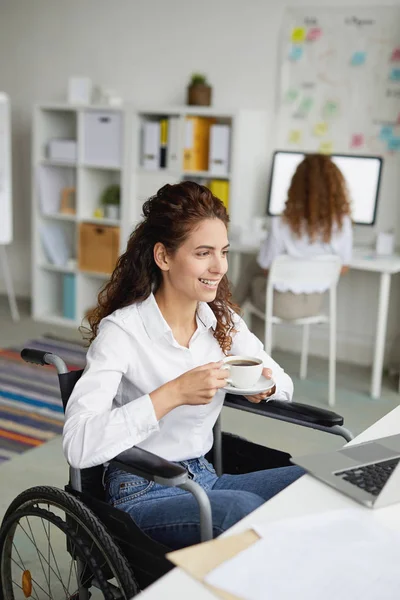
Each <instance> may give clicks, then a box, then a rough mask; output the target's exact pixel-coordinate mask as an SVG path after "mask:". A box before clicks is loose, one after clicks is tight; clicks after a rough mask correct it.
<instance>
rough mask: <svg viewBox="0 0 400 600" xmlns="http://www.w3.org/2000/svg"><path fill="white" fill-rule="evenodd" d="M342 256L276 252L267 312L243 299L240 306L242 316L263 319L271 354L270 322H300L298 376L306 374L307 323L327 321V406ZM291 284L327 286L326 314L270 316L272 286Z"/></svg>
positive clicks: (332, 399)
mask: <svg viewBox="0 0 400 600" xmlns="http://www.w3.org/2000/svg"><path fill="white" fill-rule="evenodd" d="M341 267H342V264H341V260H340V258H339V257H338V256H335V255H324V256H318V257H316V258H312V259H303V258H292V257H290V256H287V255H281V256H278V257H277V258H276V259H275V260H274V262H273V263H272V265H271V268H270V270H269V275H268V283H267V291H266V313H265V314H264V312H262V311H260V310H259V309H258V308H257V307H256V306H254V304H253V303H252V302H250V301H246V303H245V305H244V307H243V310H244V314H245V320H247V317H250V315H251V314H255V315H257V316H258V317H260V318H261V319H263V320H264V321H265V342H264V345H265V351H266V352H267V353H268V354H270V355H271V351H272V325H273V324H279V323H290V324H291V325H302V326H303V340H302V347H301V360H300V379H305V378H306V377H307V362H308V345H309V338H310V325H315V324H319V323H329V406H334V404H335V379H336V286H337V283H338V281H339V276H340V271H341ZM289 282H290V284H296V283H301V284H302V285H303V284H306V285H307V287H310V288H311V289H312V288H313V287H314V285H316V289H318V288H319V287H325V289H326V288H328V289H329V315H324V314H318V315H315V316H313V317H304V318H302V319H293V320H290V321H289V320H285V319H281V318H278V317H275V316H273V300H274V295H273V291H274V288H275V287H276V286H277V285H279V286H286V285H288V284H289Z"/></svg>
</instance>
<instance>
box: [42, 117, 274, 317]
mask: <svg viewBox="0 0 400 600" xmlns="http://www.w3.org/2000/svg"><path fill="white" fill-rule="evenodd" d="M94 111H97V112H101V113H104V115H107V114H112V115H114V116H116V118H117V120H118V121H119V122H120V132H121V140H120V148H121V152H120V161H119V165H118V166H117V165H116V164H111V163H109V164H107V163H105V162H104V161H101V164H93V162H92V161H87V160H86V157H85V151H86V150H85V148H86V147H87V145H86V143H87V139H85V123H87V115H90V114H91V113H93V112H94ZM190 115H193V116H205V117H213V118H215V119H216V120H217V122H221V123H226V124H229V125H230V127H231V143H230V167H229V172H228V174H227V175H225V176H220V175H215V174H212V173H210V172H208V171H185V170H184V169H183V152H184V145H185V120H186V117H187V116H190ZM172 116H175V117H178V122H179V127H178V130H179V136H178V137H179V143H178V164H180V165H182V169H177V168H174V169H173V170H169V169H168V164H167V166H166V168H159V169H155V170H146V169H144V168H143V166H142V164H141V153H142V129H143V124H144V122H145V121H146V120H158V119H161V118H168V117H172ZM89 120H90V117H89ZM55 138H61V139H73V140H76V141H77V160H76V163H71V162H70V161H69V162H62V161H59V160H57V161H55V160H51V159H49V157H48V155H47V145H48V143H49V141H50V140H52V139H55ZM112 142H113V143H114V142H115V140H113V141H112ZM267 142H268V140H267V130H266V113H265V112H262V111H247V110H239V111H221V110H217V109H215V108H213V107H187V106H183V107H171V106H169V107H168V106H165V107H164V106H161V107H155V108H143V109H141V108H136V107H132V106H125V107H124V108H122V107H121V108H114V107H109V106H107V107H99V106H83V107H73V106H69V105H40V106H37V107H36V108H35V115H34V134H33V186H32V189H33V198H32V202H33V210H32V243H33V252H32V296H33V302H32V305H33V317H34V319H35V320H38V321H43V322H48V323H57V324H62V325H69V326H72V327H78V326H79V325H80V324H81V323H82V319H83V317H84V315H85V313H86V312H87V310H88V309H89V308H91V307H93V306H94V305H95V303H96V298H97V294H98V292H99V290H100V289H101V287H102V286H103V284H104V283H105V281H106V280H107V279H108V277H109V275H108V274H102V273H97V272H96V273H93V272H90V271H83V270H80V269H79V267H78V265H77V261H76V262H75V263H68V264H66V265H63V266H57V265H54V264H52V263H51V262H49V260H48V258H47V255H46V252H45V251H44V248H43V244H42V240H41V234H40V230H41V227H42V226H43V224H46V223H52V224H56V225H57V226H58V227H60V228H62V229H61V231H62V232H63V234H64V235H65V237H66V239H67V240H68V241H69V244H70V249H71V256H72V258H73V259H77V255H78V231H79V225H80V224H81V223H94V224H98V225H99V226H108V225H109V226H114V227H115V226H119V227H120V251H123V250H124V248H125V246H126V241H127V239H128V237H129V234H130V233H131V231H132V229H133V227H134V226H135V225H136V224H137V223H138V222H139V221H140V219H141V214H142V205H143V202H144V201H145V200H146V199H147V198H149V197H150V196H152V195H153V194H155V193H156V191H157V190H158V189H159V188H160V187H161V186H163V185H165V184H166V183H177V182H179V181H182V180H183V179H190V178H196V180H204V182H206V181H207V180H209V179H225V180H228V181H229V188H230V189H229V213H230V218H231V224H232V225H233V226H235V225H236V226H240V225H243V223H245V222H247V221H249V219H251V217H252V216H255V215H256V214H258V213H259V208H260V206H262V203H263V202H264V201H265V198H266V193H267V175H268V173H267V168H268V163H269V156H268V143H267ZM43 168H44V169H49V170H50V174H51V173H52V172H53V171H54V170H55V171H56V172H57V174H58V175H57V176H58V177H59V178H60V179H61V180H62V181H63V182H64V185H65V186H66V187H68V186H74V187H75V188H76V204H77V206H76V214H75V215H65V214H62V213H60V211H59V210H57V205H58V201H57V198H59V197H60V194H61V189H58V190H57V189H56V190H55V192H54V193H55V195H56V197H57V198H53V201H52V202H51V205H52V207H53V210H52V212H51V214H44V211H43V200H42V198H41V197H40V193H39V186H38V171H39V169H43ZM113 183H118V184H120V186H121V208H120V211H121V212H120V219H118V220H115V219H97V218H95V217H94V210H95V208H96V207H98V206H99V198H100V195H101V193H102V191H103V190H104V189H105V188H106V187H107V186H108V185H110V184H113ZM54 206H55V207H56V209H55V210H54ZM65 276H68V277H71V276H72V277H74V278H75V311H74V312H75V314H74V316H73V318H68V317H65V316H64V310H63V284H64V283H65V279H64V277H65Z"/></svg>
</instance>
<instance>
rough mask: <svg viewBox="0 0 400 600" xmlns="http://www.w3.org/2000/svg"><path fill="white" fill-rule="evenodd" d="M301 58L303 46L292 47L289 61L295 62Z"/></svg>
mask: <svg viewBox="0 0 400 600" xmlns="http://www.w3.org/2000/svg"><path fill="white" fill-rule="evenodd" d="M302 56H303V46H299V45H293V46H292V47H291V49H290V52H289V58H290V60H293V61H297V60H300V59H301V57H302Z"/></svg>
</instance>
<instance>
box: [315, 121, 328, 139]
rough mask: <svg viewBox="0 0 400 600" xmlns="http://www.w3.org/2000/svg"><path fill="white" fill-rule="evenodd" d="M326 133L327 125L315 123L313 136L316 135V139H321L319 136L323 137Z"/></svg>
mask: <svg viewBox="0 0 400 600" xmlns="http://www.w3.org/2000/svg"><path fill="white" fill-rule="evenodd" d="M327 131H328V124H327V123H317V124H316V125H315V126H314V135H316V136H317V137H321V136H323V135H325V134H326V132H327Z"/></svg>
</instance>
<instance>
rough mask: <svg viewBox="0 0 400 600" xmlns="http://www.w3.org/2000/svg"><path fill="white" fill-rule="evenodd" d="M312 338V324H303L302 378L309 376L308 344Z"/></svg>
mask: <svg viewBox="0 0 400 600" xmlns="http://www.w3.org/2000/svg"><path fill="white" fill-rule="evenodd" d="M309 340H310V326H309V325H303V339H302V344H301V360H300V379H305V378H306V377H307V364H308V345H309Z"/></svg>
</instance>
